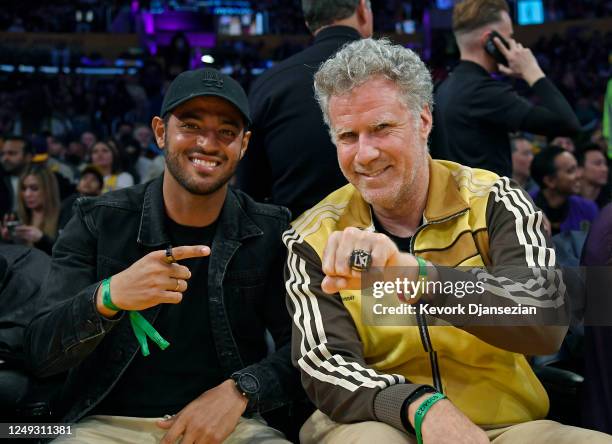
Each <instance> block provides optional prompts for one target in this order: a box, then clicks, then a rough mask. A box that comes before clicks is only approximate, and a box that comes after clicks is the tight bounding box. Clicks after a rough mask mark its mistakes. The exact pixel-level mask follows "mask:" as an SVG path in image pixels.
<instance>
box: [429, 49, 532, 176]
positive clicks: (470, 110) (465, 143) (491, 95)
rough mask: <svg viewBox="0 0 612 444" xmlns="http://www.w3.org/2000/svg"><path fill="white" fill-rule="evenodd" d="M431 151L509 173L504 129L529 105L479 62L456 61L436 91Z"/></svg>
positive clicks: (513, 125)
mask: <svg viewBox="0 0 612 444" xmlns="http://www.w3.org/2000/svg"><path fill="white" fill-rule="evenodd" d="M434 102H435V106H434V120H433V122H434V127H433V131H432V136H431V155H432V157H433V158H437V159H448V160H452V161H454V162H458V163H461V164H463V165H466V166H471V167H475V168H483V169H486V170H489V171H493V172H495V173H497V174H499V175H502V176H508V177H512V159H511V151H510V140H509V138H508V132H510V131H516V130H518V129H519V128H520V126H521V123H522V122H523V120H524V119H525V116H527V114H528V113H529V111H530V109H531V108H532V105H531V104H529V102H527V101H526V100H525V99H523V98H522V97H520V96H519V95H518V94H516V92H515V91H514V90H512V88H511V87H510V85H508V84H506V83H503V82H500V81H498V80H495V79H493V78H492V77H491V75H490V74H489V73H488V72H487V71H486V70H485V69H484V68H483V67H481V66H480V65H478V64H476V63H473V62H468V61H465V60H464V61H461V62H460V63H459V64H458V65H457V67H456V68H455V69H454V70H453V71H452V72H451V74H450V75H449V77H448V78H447V79H446V80H445V81H444V82H442V83H441V84H440V85H438V86H437V88H436V91H435V99H434Z"/></svg>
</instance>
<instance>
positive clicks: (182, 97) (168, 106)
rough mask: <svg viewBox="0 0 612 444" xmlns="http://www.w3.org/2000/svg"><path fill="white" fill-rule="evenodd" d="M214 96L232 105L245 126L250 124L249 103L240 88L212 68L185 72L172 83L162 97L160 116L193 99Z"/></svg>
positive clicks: (228, 77) (236, 83) (233, 81)
mask: <svg viewBox="0 0 612 444" xmlns="http://www.w3.org/2000/svg"><path fill="white" fill-rule="evenodd" d="M200 96H216V97H221V98H222V99H225V100H227V101H228V102H230V103H231V104H232V105H234V106H235V107H236V108H238V110H239V111H240V113H241V114H242V115H243V116H244V119H245V121H246V124H247V126H249V125H250V124H251V115H250V113H249V101H248V99H247V96H246V93H245V92H244V89H242V86H240V84H239V83H238V82H237V81H235V80H234V79H232V78H231V77H230V76H228V75H226V74H223V73H221V72H219V71H218V70H216V69H214V68H201V69H195V70H192V71H185V72H182V73H181V74H179V75H178V76H177V77H176V79H174V80H173V81H172V83H171V84H170V86H169V87H168V91H166V95H165V96H164V101H163V103H162V107H161V116H162V117H164V116H165V115H166V114H167V113H168V112H170V111H172V110H173V109H174V108H176V107H177V106H179V105H180V104H181V103H184V102H186V101H188V100H191V99H193V98H194V97H200Z"/></svg>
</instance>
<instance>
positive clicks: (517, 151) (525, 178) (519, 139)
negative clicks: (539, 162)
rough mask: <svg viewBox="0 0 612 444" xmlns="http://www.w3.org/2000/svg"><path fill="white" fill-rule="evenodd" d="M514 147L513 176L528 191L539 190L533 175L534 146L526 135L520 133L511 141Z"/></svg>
mask: <svg viewBox="0 0 612 444" xmlns="http://www.w3.org/2000/svg"><path fill="white" fill-rule="evenodd" d="M510 146H511V147H512V178H513V179H514V180H515V182H516V183H518V184H519V185H520V186H521V187H523V189H524V190H525V191H527V192H528V193H531V192H535V191H537V188H538V185H537V184H536V183H535V181H534V180H533V178H532V177H531V162H532V161H533V146H532V145H531V142H530V141H529V140H528V139H526V138H525V136H523V135H521V134H518V135H515V136H514V137H512V140H511V141H510Z"/></svg>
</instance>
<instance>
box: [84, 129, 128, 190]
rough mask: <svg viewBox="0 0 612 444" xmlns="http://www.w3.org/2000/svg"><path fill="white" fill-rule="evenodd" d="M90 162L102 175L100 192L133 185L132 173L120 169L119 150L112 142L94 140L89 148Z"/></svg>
mask: <svg viewBox="0 0 612 444" xmlns="http://www.w3.org/2000/svg"><path fill="white" fill-rule="evenodd" d="M91 163H92V164H93V165H94V166H96V167H97V168H98V169H99V170H100V172H101V173H102V175H103V176H104V188H103V189H102V193H106V192H108V191H113V190H118V189H120V188H126V187H129V186H132V185H134V178H133V177H132V175H131V174H130V173H127V172H122V171H121V165H120V163H121V162H120V158H119V151H118V150H117V146H116V145H115V143H114V142H112V141H108V142H96V143H95V144H94V146H93V147H92V149H91Z"/></svg>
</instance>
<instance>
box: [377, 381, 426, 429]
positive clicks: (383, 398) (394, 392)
mask: <svg viewBox="0 0 612 444" xmlns="http://www.w3.org/2000/svg"><path fill="white" fill-rule="evenodd" d="M421 387H425V386H424V385H422V384H394V385H392V386H389V387H387V388H385V389H383V390H381V391H380V392H378V394H377V395H376V398H374V415H376V418H377V419H378V421H380V422H384V423H386V424H389V425H390V426H392V427H395V428H396V429H398V430H401V431H402V432H408V431H409V430H407V429H406V427H405V424H406V422H405V421H407V419H408V406H405V405H404V404H405V401H406V399H408V398H409V397H410V395H412V394H413V393H414V392H415V391H416V390H418V389H419V388H421ZM408 424H410V423H408Z"/></svg>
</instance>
